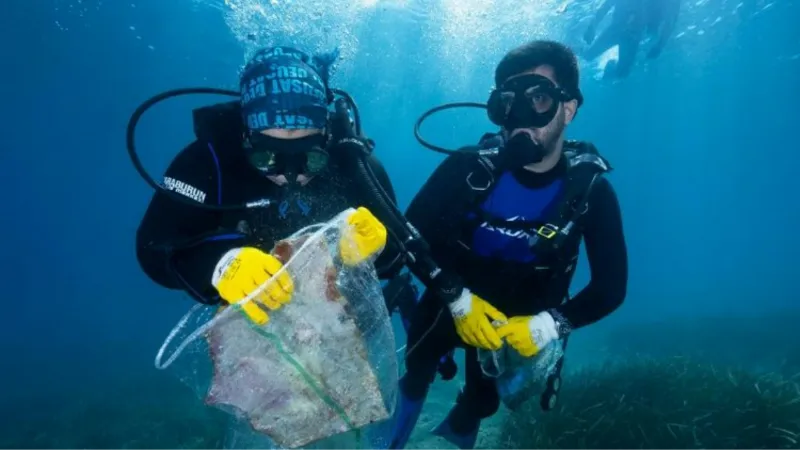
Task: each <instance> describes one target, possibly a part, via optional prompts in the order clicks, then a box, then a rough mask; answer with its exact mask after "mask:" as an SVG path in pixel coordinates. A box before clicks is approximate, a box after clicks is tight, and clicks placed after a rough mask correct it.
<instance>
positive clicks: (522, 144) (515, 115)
mask: <svg viewBox="0 0 800 450" xmlns="http://www.w3.org/2000/svg"><path fill="white" fill-rule="evenodd" d="M571 98H572V97H570V96H569V95H568V94H567V93H566V92H565V91H564V90H563V89H560V88H558V87H557V86H556V85H555V84H554V83H553V82H552V81H550V79H548V78H547V77H544V76H541V75H536V74H528V75H521V76H518V77H514V78H511V79H510V80H508V81H506V82H505V83H503V84H502V85H501V86H500V87H499V88H497V89H495V90H494V91H492V94H491V95H490V96H489V101H488V102H487V105H486V109H487V112H488V115H489V120H491V121H492V122H493V123H494V124H496V125H499V126H502V127H503V128H504V129H505V130H506V131H508V132H509V133H510V132H512V131H514V130H516V129H532V128H544V127H546V126H547V125H548V124H550V122H552V121H553V119H554V118H555V116H556V114H557V113H558V107H559V105H560V104H561V103H562V102H565V101H569V100H570V99H571ZM547 155H548V151H547V149H545V148H544V146H543V145H542V144H541V143H540V142H537V141H536V139H533V138H532V137H531V136H530V134H528V133H518V134H517V135H516V136H514V137H513V138H511V139H509V140H508V141H507V142H506V143H505V147H504V149H503V162H504V165H505V166H506V167H508V168H517V167H523V166H527V165H528V164H536V163H538V162H541V161H542V160H543V159H544V158H545V157H547Z"/></svg>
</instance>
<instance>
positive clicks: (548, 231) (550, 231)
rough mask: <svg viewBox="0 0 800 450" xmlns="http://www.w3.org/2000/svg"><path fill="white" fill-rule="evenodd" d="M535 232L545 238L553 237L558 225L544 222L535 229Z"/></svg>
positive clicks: (556, 232)
mask: <svg viewBox="0 0 800 450" xmlns="http://www.w3.org/2000/svg"><path fill="white" fill-rule="evenodd" d="M536 234H538V235H539V236H541V237H543V238H545V239H553V237H554V236H555V235H556V234H558V227H556V226H555V225H550V224H549V223H546V224H544V225H542V226H540V227H539V228H537V229H536Z"/></svg>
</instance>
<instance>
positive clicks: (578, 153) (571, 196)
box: [530, 141, 612, 250]
mask: <svg viewBox="0 0 800 450" xmlns="http://www.w3.org/2000/svg"><path fill="white" fill-rule="evenodd" d="M564 156H565V157H566V158H567V161H568V164H569V168H568V169H567V175H566V178H565V180H564V195H563V197H562V200H561V202H560V205H559V207H558V208H557V209H556V211H554V214H553V217H550V218H543V220H542V223H541V224H540V225H539V226H538V227H536V228H534V230H535V234H532V237H531V240H530V245H531V247H534V248H536V247H550V248H552V249H554V250H558V249H560V248H561V247H563V246H564V244H565V241H566V240H567V238H568V237H569V236H570V234H571V233H572V231H573V230H574V228H575V226H576V225H578V224H579V220H580V218H581V217H582V216H583V215H584V214H586V212H587V211H588V210H589V197H590V196H591V193H592V189H593V188H594V186H595V184H596V183H597V181H598V180H599V179H600V177H602V176H603V174H605V173H607V172H610V171H611V170H612V168H611V165H610V164H609V163H608V161H607V160H606V159H605V158H603V157H602V156H601V155H600V153H599V152H598V151H597V148H596V147H595V146H594V145H593V144H591V143H589V142H578V141H565V142H564ZM543 250H544V249H543Z"/></svg>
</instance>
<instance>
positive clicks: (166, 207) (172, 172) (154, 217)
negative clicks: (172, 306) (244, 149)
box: [136, 142, 241, 300]
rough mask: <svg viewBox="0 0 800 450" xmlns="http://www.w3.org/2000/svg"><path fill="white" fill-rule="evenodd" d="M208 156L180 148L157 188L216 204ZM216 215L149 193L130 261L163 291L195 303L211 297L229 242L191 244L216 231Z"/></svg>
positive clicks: (215, 178) (215, 176)
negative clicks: (134, 258) (174, 292)
mask: <svg viewBox="0 0 800 450" xmlns="http://www.w3.org/2000/svg"><path fill="white" fill-rule="evenodd" d="M214 156H215V155H214V154H213V153H212V151H211V150H210V149H209V148H207V146H206V144H204V143H202V142H194V143H193V144H191V145H189V146H188V147H186V148H185V149H184V150H183V151H182V152H181V153H180V154H179V155H178V156H177V157H176V158H175V159H174V160H173V161H172V163H171V164H170V166H169V168H167V171H166V173H165V175H164V180H163V186H165V187H166V188H167V189H169V190H171V191H173V192H176V193H179V194H182V195H184V196H185V197H187V198H190V199H192V200H194V201H196V202H199V203H217V200H218V195H219V173H218V167H217V165H216V162H215V158H214ZM219 220H220V217H219V213H218V212H215V211H208V210H204V209H201V208H197V207H193V206H191V205H187V204H184V203H181V202H177V201H175V200H173V199H170V198H168V197H167V196H166V195H164V194H163V193H158V192H157V193H155V194H154V195H153V197H152V199H151V201H150V205H149V206H148V208H147V211H146V212H145V214H144V218H143V219H142V222H141V224H140V225H139V228H138V230H137V233H136V256H137V259H138V260H139V265H140V266H141V268H142V270H143V271H144V273H145V274H147V276H148V277H150V279H152V280H153V281H155V282H156V283H158V284H159V285H161V286H164V287H166V288H169V289H185V290H187V292H189V293H190V294H194V295H193V296H194V297H195V298H197V297H200V299H203V300H208V298H209V297H211V296H213V295H214V294H215V290H214V289H213V287H212V286H211V274H212V272H213V270H214V267H215V266H216V263H217V262H218V261H219V259H220V258H221V257H222V255H223V254H224V253H225V252H226V251H227V250H229V249H231V248H233V247H236V246H238V245H241V243H240V242H239V243H238V245H237V243H236V242H235V241H219V242H218V241H214V242H208V243H199V244H198V243H197V242H195V243H192V244H191V245H187V244H189V243H191V241H193V240H194V241H196V240H197V237H199V236H202V235H204V234H209V233H212V232H214V231H216V230H218V228H219Z"/></svg>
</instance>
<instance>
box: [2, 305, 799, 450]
mask: <svg viewBox="0 0 800 450" xmlns="http://www.w3.org/2000/svg"><path fill="white" fill-rule="evenodd" d="M798 320H800V315H798V314H794V313H783V314H780V315H774V316H769V317H766V316H765V317H763V318H759V319H758V320H755V321H754V320H752V318H749V319H748V320H735V319H731V318H727V319H725V320H721V319H715V318H709V317H704V318H698V319H697V320H695V321H692V322H687V321H681V322H680V323H678V322H670V321H664V322H661V323H646V324H644V323H643V324H638V325H627V326H621V327H613V329H612V330H611V331H609V332H607V333H605V335H604V338H603V339H591V341H592V342H590V343H589V344H587V345H584V346H582V347H583V348H578V347H579V346H578V345H576V346H575V348H572V349H570V350H575V351H568V353H567V358H568V359H567V365H566V370H565V374H564V382H563V387H562V390H561V395H560V400H559V403H558V406H557V407H556V408H555V409H554V410H553V411H550V412H547V413H544V412H542V411H540V410H539V406H538V403H539V402H538V398H534V399H532V400H531V401H530V402H528V403H527V404H525V405H523V406H522V407H521V409H519V410H518V411H516V412H513V413H512V412H510V411H508V410H506V409H505V408H501V410H500V411H499V412H498V414H497V415H496V416H495V417H493V418H491V419H489V420H486V421H484V424H483V427H482V429H481V434H480V437H479V440H478V447H479V448H737V449H738V448H800V339H797V338H796V337H795V336H794V334H796V332H794V331H793V328H792V327H793V325H794V324H796V323H798ZM709 324H714V325H713V326H710V325H709ZM765 324H769V326H765ZM677 329H679V330H680V333H678V334H675V333H673V334H675V338H674V339H672V340H671V342H667V341H668V340H666V339H664V336H667V335H669V334H670V333H671V332H673V331H674V330H677ZM576 337H578V339H576V341H577V340H579V339H580V337H579V335H576ZM732 343H738V345H732ZM587 353H595V354H597V355H599V357H598V358H596V361H593V362H592V363H587V364H583V363H582V360H583V359H584V355H585V354H587ZM459 365H461V364H459ZM97 379H98V380H103V381H102V382H100V381H97V382H95V383H94V385H93V388H91V389H87V390H84V391H75V390H65V391H64V392H63V393H62V394H61V395H58V396H49V397H47V398H43V399H39V400H37V401H34V402H30V403H27V404H23V405H21V406H19V407H18V408H17V409H14V410H3V411H0V413H2V417H3V418H4V420H3V421H2V422H1V423H0V447H2V448H221V447H223V446H225V443H226V433H227V426H228V421H227V417H226V415H225V414H224V413H222V412H221V411H219V410H216V409H214V408H209V407H206V406H204V405H203V404H202V402H201V401H200V400H199V399H197V398H196V397H195V395H194V394H193V393H192V392H191V390H190V389H188V388H187V387H186V386H185V385H183V384H182V383H180V382H179V381H177V380H176V379H175V378H173V377H171V376H170V375H168V374H165V373H162V372H156V371H155V370H154V369H152V368H151V367H141V368H127V369H126V370H125V371H124V374H121V373H116V374H104V375H103V376H102V377H97ZM458 387H459V383H458V382H448V383H444V382H441V381H437V382H436V384H435V385H434V387H433V389H432V391H431V395H430V396H429V399H428V402H427V403H426V407H425V410H424V411H423V415H422V417H421V418H420V422H419V424H418V426H417V428H416V429H415V432H414V434H413V436H412V439H411V441H410V443H409V448H452V446H451V445H449V444H448V443H447V442H445V441H444V440H442V439H440V438H438V437H435V436H433V435H431V433H430V429H431V428H432V427H433V426H434V425H435V424H436V423H438V422H439V421H440V420H442V418H443V417H444V416H445V415H446V413H447V410H448V409H449V407H450V406H451V405H452V401H453V400H454V399H455V396H456V393H457V390H458Z"/></svg>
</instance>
